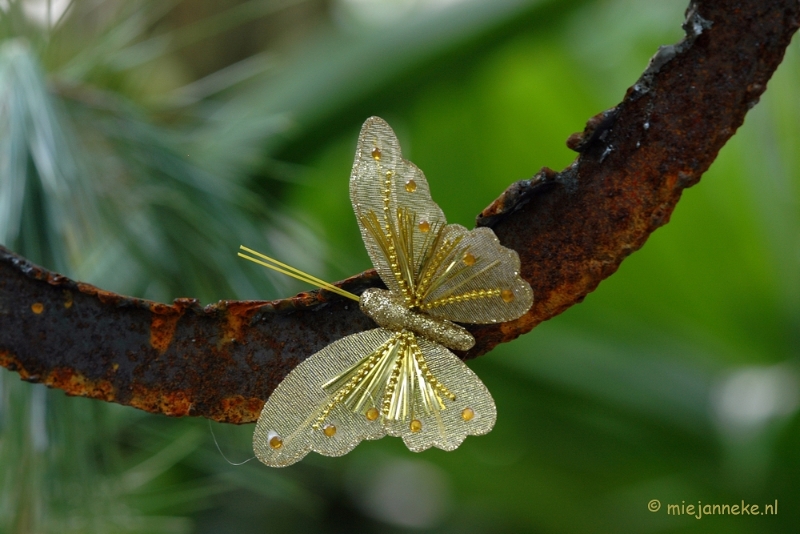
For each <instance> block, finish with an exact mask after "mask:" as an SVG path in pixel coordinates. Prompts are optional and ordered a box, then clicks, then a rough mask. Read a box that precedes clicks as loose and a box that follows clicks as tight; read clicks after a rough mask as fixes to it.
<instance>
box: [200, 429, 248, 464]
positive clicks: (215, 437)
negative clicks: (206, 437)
mask: <svg viewBox="0 0 800 534" xmlns="http://www.w3.org/2000/svg"><path fill="white" fill-rule="evenodd" d="M208 429H209V430H210V431H211V437H212V438H214V445H216V446H217V450H218V451H219V453H220V454H221V455H222V457H223V458H224V459H225V461H226V462H228V463H229V464H231V465H244V464H246V463H247V462H249V461H250V460H255V459H256V457H255V456H253V457H252V458H248V459H247V460H245V461H244V462H239V463H234V462H231V461H230V460H228V457H227V456H225V453H224V452H222V449H220V448H219V442H217V436H216V434H214V428H213V427H212V426H211V419H209V420H208Z"/></svg>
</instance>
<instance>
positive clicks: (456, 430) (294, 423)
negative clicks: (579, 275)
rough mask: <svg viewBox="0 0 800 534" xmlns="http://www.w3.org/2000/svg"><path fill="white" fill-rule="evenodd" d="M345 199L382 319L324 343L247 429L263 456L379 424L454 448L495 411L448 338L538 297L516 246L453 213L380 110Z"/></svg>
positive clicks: (369, 294)
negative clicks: (434, 194) (522, 271)
mask: <svg viewBox="0 0 800 534" xmlns="http://www.w3.org/2000/svg"><path fill="white" fill-rule="evenodd" d="M350 199H351V202H352V204H353V209H354V210H355V213H356V218H357V220H358V224H359V227H360V229H361V235H362V237H363V239H364V244H365V246H366V248H367V252H368V253H369V256H370V259H371V260H372V263H373V265H374V266H375V269H376V270H377V272H378V274H379V275H380V277H381V279H382V280H383V281H384V283H385V284H386V286H387V288H388V290H380V289H368V290H366V291H365V292H364V293H363V294H362V295H361V298H360V307H361V310H362V311H363V312H364V313H365V314H367V315H368V316H369V317H371V318H372V319H373V320H374V321H375V322H376V323H377V324H378V325H379V328H376V329H373V330H368V331H366V332H361V333H358V334H353V335H350V336H347V337H345V338H343V339H340V340H338V341H336V342H334V343H332V344H330V345H328V346H327V347H325V348H324V349H322V350H320V351H319V352H317V353H315V354H313V355H312V356H311V357H309V358H308V359H307V360H305V361H304V362H302V363H301V364H299V365H298V366H297V367H296V368H295V369H294V370H292V372H290V373H289V375H288V376H287V377H286V378H285V379H284V381H283V382H281V383H280V384H279V385H278V387H277V388H276V389H275V391H273V393H272V395H271V396H270V397H269V399H268V400H267V402H266V403H265V405H264V408H263V410H262V412H261V416H260V417H259V420H258V423H257V425H256V431H255V435H254V438H253V443H254V449H255V453H256V456H257V457H258V459H259V460H261V461H262V462H263V463H265V464H267V465H270V466H276V467H279V466H285V465H290V464H292V463H295V462H297V461H298V460H300V459H301V458H302V457H304V456H305V455H306V454H307V453H308V452H309V451H311V450H313V451H316V452H318V453H320V454H323V455H327V456H339V455H342V454H345V453H347V452H349V451H350V450H352V449H353V447H355V446H356V445H357V444H358V443H359V442H361V441H362V440H364V439H378V438H380V437H383V436H385V435H391V436H399V437H402V438H403V441H404V442H405V444H406V446H408V448H409V449H410V450H412V451H422V450H425V449H427V448H429V447H432V446H433V447H438V448H440V449H444V450H453V449H455V448H456V447H458V446H459V445H460V444H461V443H462V442H463V440H464V439H465V438H466V436H467V435H480V434H485V433H487V432H489V431H490V430H491V429H492V427H493V426H494V422H495V419H496V408H495V404H494V401H493V399H492V397H491V395H490V393H489V391H488V390H487V389H486V386H484V385H483V383H482V382H481V381H480V379H479V378H478V377H477V376H476V375H475V374H474V373H473V372H472V371H471V370H470V369H469V368H468V367H467V366H466V365H465V364H464V363H463V362H462V361H461V360H460V359H459V358H458V357H456V356H455V355H454V354H453V353H452V352H450V351H449V350H448V349H447V348H446V347H450V348H453V349H458V350H467V349H469V348H470V347H472V345H474V343H475V340H474V338H473V337H472V336H471V335H470V333H469V332H468V331H467V330H466V329H464V328H463V327H461V326H459V325H457V324H455V323H454V322H453V321H457V322H463V323H496V322H504V321H509V320H512V319H516V318H517V317H519V316H521V315H522V314H524V313H525V312H526V311H527V310H528V309H529V308H530V307H531V305H532V303H533V292H532V291H531V288H530V286H529V285H528V283H527V282H525V281H524V280H523V279H522V278H521V277H520V276H519V267H520V263H519V257H518V256H517V253H516V252H514V251H513V250H510V249H507V248H505V247H503V246H502V245H500V243H499V241H498V239H497V237H496V236H495V235H494V233H493V232H492V231H491V230H490V229H488V228H478V229H475V230H472V231H468V230H467V229H466V228H464V227H463V226H460V225H457V224H450V225H448V224H447V222H446V220H445V217H444V213H443V212H442V210H441V209H440V208H439V206H438V205H436V203H435V202H434V201H433V200H432V199H431V196H430V190H429V188H428V182H427V180H426V179H425V176H424V175H423V174H422V171H420V170H419V169H418V168H417V167H416V166H415V165H414V164H413V163H411V162H409V161H407V160H405V159H403V157H402V153H401V151H400V146H399V143H398V141H397V137H396V136H395V134H394V132H393V131H392V129H391V128H390V127H389V125H388V124H387V123H386V122H385V121H383V120H382V119H380V118H377V117H371V118H370V119H367V121H366V122H365V123H364V126H363V128H362V130H361V135H360V136H359V140H358V148H357V151H356V159H355V163H354V164H353V170H352V174H351V177H350Z"/></svg>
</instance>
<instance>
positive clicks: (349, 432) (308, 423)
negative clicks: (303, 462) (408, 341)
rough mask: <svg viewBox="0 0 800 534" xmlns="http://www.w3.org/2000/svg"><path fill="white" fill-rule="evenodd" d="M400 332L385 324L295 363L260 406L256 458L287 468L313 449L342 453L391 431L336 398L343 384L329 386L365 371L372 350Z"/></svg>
mask: <svg viewBox="0 0 800 534" xmlns="http://www.w3.org/2000/svg"><path fill="white" fill-rule="evenodd" d="M396 337H397V335H396V334H395V333H393V332H390V331H388V330H385V329H383V328H375V329H373V330H367V331H366V332H360V333H357V334H352V335H349V336H347V337H344V338H342V339H340V340H338V341H335V342H333V343H331V344H330V345H328V346H326V347H325V348H323V349H322V350H320V351H319V352H316V353H314V354H313V355H311V356H310V357H309V358H308V359H306V360H305V361H304V362H302V363H300V364H299V365H298V366H297V367H295V368H294V369H293V370H292V371H291V372H290V373H289V374H288V375H287V376H286V378H285V379H284V380H283V381H282V382H281V383H280V384H278V387H276V388H275V390H274V391H273V392H272V394H271V395H270V397H269V399H267V402H266V403H265V404H264V408H263V409H262V410H261V415H260V416H259V418H258V423H256V430H255V433H254V435H253V450H254V451H255V453H256V457H257V458H258V459H259V460H260V461H261V462H263V463H265V464H267V465H269V466H271V467H283V466H287V465H291V464H293V463H295V462H297V461H299V460H300V459H302V458H303V457H304V456H305V455H306V454H308V453H309V451H312V450H313V451H315V452H318V453H320V454H323V455H325V456H341V455H343V454H345V453H347V452H349V451H351V450H352V449H353V447H355V446H356V445H358V444H359V443H360V442H361V441H362V440H364V439H378V438H381V437H383V436H384V435H385V434H386V431H385V430H384V429H383V427H382V426H381V422H380V420H370V419H368V418H367V417H365V416H364V414H363V413H361V412H354V411H353V410H352V408H351V407H349V406H347V405H346V403H344V402H338V403H334V402H333V401H334V398H335V396H336V394H337V393H338V391H340V390H341V388H340V387H337V388H334V389H331V388H328V389H326V388H325V387H324V386H325V385H326V384H329V383H330V382H331V381H332V380H334V379H336V378H337V377H344V380H345V381H346V379H347V378H348V377H349V376H352V375H353V374H354V373H357V372H360V369H362V368H364V367H365V365H364V364H365V363H366V366H368V365H369V363H370V361H371V360H370V355H376V354H377V355H381V354H383V352H382V347H391V346H393V345H392V344H393V343H394V342H395V339H396ZM373 359H375V358H373ZM376 402H377V401H376ZM331 404H333V406H331ZM366 408H369V407H368V406H367V407H366ZM326 409H329V410H328V411H327V412H326ZM362 411H363V410H362ZM320 419H322V420H321V421H320ZM315 424H316V428H315ZM323 425H324V426H323ZM327 425H331V426H332V427H333V429H332V430H333V433H332V435H329V434H331V431H330V430H331V429H330V428H329V429H328V430H329V431H328V432H327V433H326V432H325V426H327ZM274 438H276V439H274Z"/></svg>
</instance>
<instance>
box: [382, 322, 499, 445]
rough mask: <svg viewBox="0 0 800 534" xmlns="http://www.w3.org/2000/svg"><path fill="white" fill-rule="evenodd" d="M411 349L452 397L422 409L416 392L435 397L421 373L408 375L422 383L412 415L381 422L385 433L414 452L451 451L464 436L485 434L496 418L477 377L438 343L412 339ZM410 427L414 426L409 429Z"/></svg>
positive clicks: (486, 392)
mask: <svg viewBox="0 0 800 534" xmlns="http://www.w3.org/2000/svg"><path fill="white" fill-rule="evenodd" d="M412 350H418V351H419V353H420V354H419V357H420V358H421V359H424V361H425V365H426V366H427V370H428V371H430V373H431V374H432V376H434V377H436V381H437V382H438V383H439V384H441V386H444V388H446V390H447V391H448V392H449V393H451V394H452V398H448V397H447V396H446V395H439V399H438V402H436V401H434V402H433V404H434V407H433V409H426V407H425V406H424V405H423V402H422V395H420V393H419V392H420V391H422V390H424V389H427V390H428V396H429V397H430V396H432V395H434V394H436V393H434V391H433V390H434V389H435V388H432V387H431V385H430V382H428V383H427V384H425V383H424V379H423V378H422V377H423V375H424V371H423V372H420V371H419V370H418V371H417V372H416V373H412V375H417V378H418V381H419V382H420V384H424V385H422V386H421V387H417V388H416V391H417V394H416V395H414V396H413V400H412V402H410V404H411V406H410V411H411V412H412V413H411V414H410V415H409V417H408V418H405V419H397V420H389V419H387V420H384V423H383V424H384V427H385V429H386V433H387V434H389V435H391V436H398V437H402V438H403V442H404V443H405V444H406V446H407V447H408V448H409V449H410V450H412V451H414V452H420V451H424V450H425V449H428V448H430V447H437V448H439V449H443V450H446V451H452V450H453V449H455V448H456V447H458V446H459V445H461V443H462V442H463V441H464V439H465V438H466V437H467V436H479V435H482V434H486V433H488V432H489V431H490V430H491V429H492V427H493V426H494V423H495V420H496V419H497V408H496V407H495V404H494V399H492V395H491V394H490V393H489V390H488V389H487V388H486V386H485V385H484V384H483V382H481V380H480V378H478V377H477V376H476V375H475V373H473V372H472V370H470V368H469V367H467V366H466V364H464V362H463V361H461V359H459V358H458V357H457V356H456V355H455V354H453V353H452V352H450V351H449V350H447V349H446V348H445V347H443V346H441V345H439V344H438V343H434V342H432V341H428V340H427V339H425V338H423V337H416V339H415V340H414V342H413V344H412ZM412 361H413V360H412ZM440 403H441V404H440ZM439 405H441V407H442V408H443V409H440V407H439ZM411 425H415V426H414V428H413V429H412V428H411Z"/></svg>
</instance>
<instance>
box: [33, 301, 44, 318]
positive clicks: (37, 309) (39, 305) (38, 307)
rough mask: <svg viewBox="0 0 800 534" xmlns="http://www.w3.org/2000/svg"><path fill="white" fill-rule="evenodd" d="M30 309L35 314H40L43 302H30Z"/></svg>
mask: <svg viewBox="0 0 800 534" xmlns="http://www.w3.org/2000/svg"><path fill="white" fill-rule="evenodd" d="M31 311H32V312H33V313H35V314H36V315H39V314H41V313H42V312H43V311H44V304H42V303H41V302H34V303H33V304H31Z"/></svg>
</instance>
